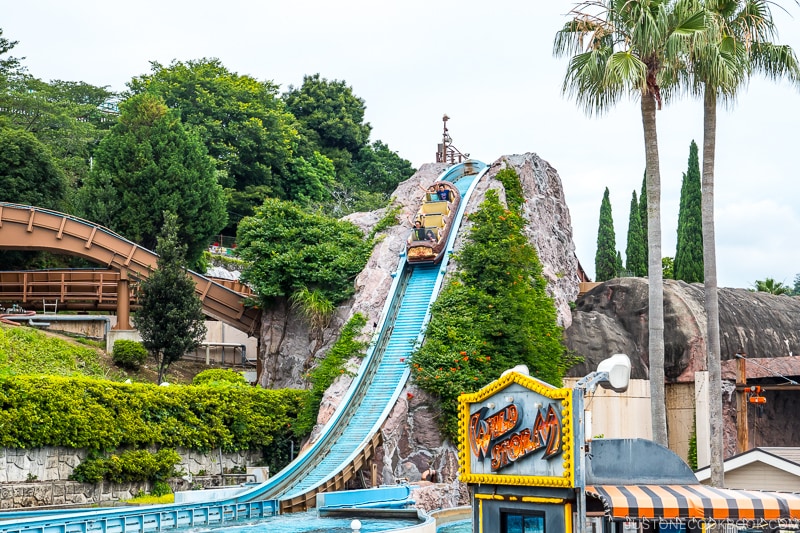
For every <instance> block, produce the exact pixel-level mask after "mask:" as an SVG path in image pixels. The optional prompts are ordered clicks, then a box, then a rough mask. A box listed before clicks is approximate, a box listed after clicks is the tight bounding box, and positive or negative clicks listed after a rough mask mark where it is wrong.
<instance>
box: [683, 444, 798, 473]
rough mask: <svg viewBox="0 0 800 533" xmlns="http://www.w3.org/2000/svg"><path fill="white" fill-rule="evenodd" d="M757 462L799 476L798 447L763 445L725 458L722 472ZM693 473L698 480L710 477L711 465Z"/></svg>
mask: <svg viewBox="0 0 800 533" xmlns="http://www.w3.org/2000/svg"><path fill="white" fill-rule="evenodd" d="M759 462H760V463H764V464H767V465H770V466H772V467H775V468H778V469H780V470H783V471H785V472H788V473H790V474H794V475H795V476H798V477H800V448H797V447H787V448H779V447H764V448H753V449H752V450H747V451H746V452H743V453H740V454H737V455H734V456H733V457H729V458H728V459H726V460H725V462H724V472H726V473H727V472H731V471H733V470H736V469H737V468H741V467H743V466H746V465H749V464H753V463H759ZM694 474H695V476H697V479H698V481H706V480H708V479H710V478H711V467H710V466H706V467H704V468H700V469H698V470H696V471H695V473H694Z"/></svg>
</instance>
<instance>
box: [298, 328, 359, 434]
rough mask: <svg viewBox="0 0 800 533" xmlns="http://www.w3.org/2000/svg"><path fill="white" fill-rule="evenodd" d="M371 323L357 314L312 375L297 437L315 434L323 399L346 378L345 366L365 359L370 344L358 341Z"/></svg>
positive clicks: (300, 416) (300, 415)
mask: <svg viewBox="0 0 800 533" xmlns="http://www.w3.org/2000/svg"><path fill="white" fill-rule="evenodd" d="M366 323H367V319H366V317H365V316H364V315H362V314H361V313H356V314H355V315H353V316H352V317H351V318H350V320H348V321H347V324H345V325H344V327H343V328H342V331H341V333H340V334H339V339H338V340H337V341H336V342H335V343H334V344H333V346H331V349H330V350H328V353H327V354H325V357H324V358H323V359H322V361H320V363H319V364H318V365H317V367H316V368H314V369H313V370H312V371H311V372H309V374H308V379H309V381H310V382H311V390H310V391H309V397H308V400H307V401H306V403H305V405H304V407H303V409H302V410H301V411H300V413H299V414H298V416H297V423H296V424H295V434H296V435H298V436H301V435H305V434H307V433H309V432H310V431H311V429H312V428H313V427H314V424H316V423H317V415H318V414H319V404H320V402H321V401H322V395H323V394H324V393H325V391H326V390H327V389H328V387H330V386H331V385H332V384H333V381H334V380H335V379H336V378H337V377H339V376H341V375H342V374H344V372H345V370H344V365H345V363H346V362H347V360H348V359H350V358H351V357H357V356H360V355H363V351H364V349H365V348H366V347H367V343H365V342H363V341H359V340H358V339H357V338H356V337H358V335H359V334H360V333H361V330H362V329H363V327H364V326H365V325H366Z"/></svg>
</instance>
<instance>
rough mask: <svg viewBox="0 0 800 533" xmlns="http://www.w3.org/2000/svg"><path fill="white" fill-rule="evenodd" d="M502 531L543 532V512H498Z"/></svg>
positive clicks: (504, 532) (510, 532) (519, 532)
mask: <svg viewBox="0 0 800 533" xmlns="http://www.w3.org/2000/svg"><path fill="white" fill-rule="evenodd" d="M500 524H501V525H500V527H501V532H502V533H544V513H521V512H519V511H515V512H513V513H510V512H503V511H501V512H500Z"/></svg>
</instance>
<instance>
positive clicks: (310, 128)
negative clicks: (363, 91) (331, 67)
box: [283, 74, 372, 175]
mask: <svg viewBox="0 0 800 533" xmlns="http://www.w3.org/2000/svg"><path fill="white" fill-rule="evenodd" d="M283 101H284V102H286V107H287V108H288V110H289V111H290V112H291V113H292V114H293V115H294V116H295V117H296V118H297V120H298V121H299V122H300V126H301V132H302V134H303V136H304V137H305V138H306V139H307V140H308V142H309V143H310V146H311V147H312V149H314V150H319V151H320V152H322V153H323V154H325V155H326V156H327V157H328V158H329V159H331V160H332V161H333V164H334V165H335V166H336V171H337V173H338V174H340V175H349V174H350V173H351V168H350V167H351V164H352V162H353V159H354V157H355V156H356V155H357V154H358V153H359V151H360V150H361V149H362V148H364V147H366V146H367V145H368V142H369V135H370V132H371V131H372V126H370V125H369V124H368V123H365V122H364V112H365V110H366V105H365V104H364V100H362V99H361V98H359V97H357V96H356V95H355V94H354V93H353V89H352V88H351V87H349V86H348V85H347V84H346V82H344V81H339V80H333V81H329V80H327V79H325V78H322V77H320V75H319V74H314V75H311V76H304V77H303V84H302V85H301V86H300V87H298V88H296V87H292V86H289V90H288V91H287V92H286V93H285V94H284V95H283Z"/></svg>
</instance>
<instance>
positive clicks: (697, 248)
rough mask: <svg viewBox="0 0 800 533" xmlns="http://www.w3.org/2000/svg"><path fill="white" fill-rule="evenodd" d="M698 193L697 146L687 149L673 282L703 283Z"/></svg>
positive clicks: (699, 193)
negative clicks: (686, 165) (676, 280)
mask: <svg viewBox="0 0 800 533" xmlns="http://www.w3.org/2000/svg"><path fill="white" fill-rule="evenodd" d="M700 196H701V192H700V162H699V160H698V158H697V143H695V142H694V141H692V144H691V145H690V146H689V166H688V168H687V170H686V172H685V173H684V175H683V184H682V185H681V200H680V208H679V210H678V245H677V248H676V251H675V279H680V280H683V281H685V282H686V283H700V282H702V281H703V227H702V213H701V206H700V203H701V198H700Z"/></svg>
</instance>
